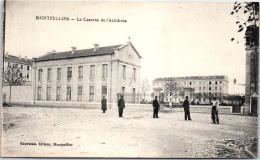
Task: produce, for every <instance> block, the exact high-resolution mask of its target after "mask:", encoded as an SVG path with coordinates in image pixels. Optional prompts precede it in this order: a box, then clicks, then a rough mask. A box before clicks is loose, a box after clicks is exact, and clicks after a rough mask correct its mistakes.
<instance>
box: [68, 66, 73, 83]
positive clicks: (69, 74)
mask: <svg viewBox="0 0 260 160" xmlns="http://www.w3.org/2000/svg"><path fill="white" fill-rule="evenodd" d="M71 78H72V67H68V70H67V80H71Z"/></svg>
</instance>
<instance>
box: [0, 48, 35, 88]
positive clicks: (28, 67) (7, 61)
mask: <svg viewBox="0 0 260 160" xmlns="http://www.w3.org/2000/svg"><path fill="white" fill-rule="evenodd" d="M3 62H4V63H3V71H5V70H6V68H7V67H8V66H12V65H18V68H20V70H21V72H22V73H23V76H24V78H25V79H26V82H27V83H31V81H32V60H31V59H28V58H27V57H26V56H25V57H24V58H22V57H21V56H18V57H17V56H13V55H9V54H8V53H5V54H4V61H3ZM3 82H4V85H6V84H5V80H3Z"/></svg>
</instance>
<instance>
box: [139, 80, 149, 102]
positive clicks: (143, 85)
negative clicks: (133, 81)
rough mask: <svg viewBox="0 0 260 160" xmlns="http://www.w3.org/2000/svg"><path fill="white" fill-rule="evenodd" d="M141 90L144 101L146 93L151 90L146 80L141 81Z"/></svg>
mask: <svg viewBox="0 0 260 160" xmlns="http://www.w3.org/2000/svg"><path fill="white" fill-rule="evenodd" d="M141 90H142V93H143V96H144V99H145V96H146V92H148V91H150V90H151V86H150V84H149V82H148V80H147V79H144V80H142V81H141Z"/></svg>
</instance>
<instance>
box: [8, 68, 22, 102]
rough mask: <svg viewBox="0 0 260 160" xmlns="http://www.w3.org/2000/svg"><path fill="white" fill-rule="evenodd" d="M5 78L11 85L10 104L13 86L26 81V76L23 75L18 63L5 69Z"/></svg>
mask: <svg viewBox="0 0 260 160" xmlns="http://www.w3.org/2000/svg"><path fill="white" fill-rule="evenodd" d="M4 80H5V82H7V83H8V84H9V86H10V95H9V104H10V102H11V95H12V86H18V85H22V84H24V83H25V82H26V78H25V77H24V76H23V73H22V71H21V69H20V68H19V67H18V64H14V65H9V66H7V68H6V70H5V71H4Z"/></svg>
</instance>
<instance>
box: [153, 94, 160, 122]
mask: <svg viewBox="0 0 260 160" xmlns="http://www.w3.org/2000/svg"><path fill="white" fill-rule="evenodd" d="M159 108H160V104H159V102H158V100H157V96H155V100H153V118H159V117H158V112H159Z"/></svg>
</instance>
